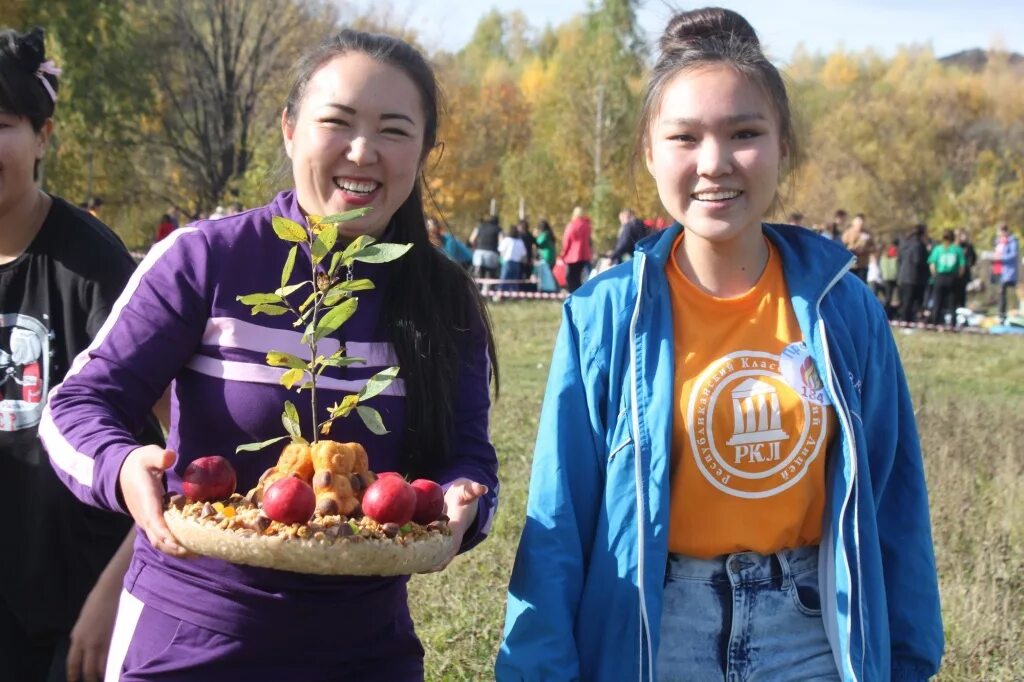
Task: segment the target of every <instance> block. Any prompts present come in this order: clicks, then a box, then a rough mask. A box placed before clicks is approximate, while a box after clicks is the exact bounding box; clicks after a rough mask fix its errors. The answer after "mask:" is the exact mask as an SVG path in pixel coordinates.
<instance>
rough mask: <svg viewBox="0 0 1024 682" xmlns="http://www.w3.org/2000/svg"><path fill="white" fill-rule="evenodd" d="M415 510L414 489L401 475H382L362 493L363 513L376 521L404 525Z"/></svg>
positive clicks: (410, 518)
mask: <svg viewBox="0 0 1024 682" xmlns="http://www.w3.org/2000/svg"><path fill="white" fill-rule="evenodd" d="M415 511H416V490H415V489H414V488H413V487H412V486H411V485H409V484H408V483H406V482H405V479H403V478H402V477H401V476H397V475H395V476H382V477H380V478H378V479H377V480H376V481H374V482H373V483H371V484H370V487H369V488H367V489H366V492H365V493H363V513H364V514H366V515H367V516H369V517H370V518H371V519H373V520H374V521H376V522H377V523H397V524H398V525H399V526H404V525H405V524H407V523H409V521H411V520H412V515H413V512H415Z"/></svg>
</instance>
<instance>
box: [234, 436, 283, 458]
mask: <svg viewBox="0 0 1024 682" xmlns="http://www.w3.org/2000/svg"><path fill="white" fill-rule="evenodd" d="M287 437H288V436H278V437H277V438H271V439H270V440H265V441H263V442H262V443H246V444H245V445H239V446H238V447H237V448H235V453H236V454H237V453H239V452H256V451H257V450H262V449H263V448H265V447H267V446H270V445H273V444H274V443H276V442H278V441H282V440H284V439H285V438H287Z"/></svg>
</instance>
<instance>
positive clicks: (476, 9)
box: [360, 0, 1024, 62]
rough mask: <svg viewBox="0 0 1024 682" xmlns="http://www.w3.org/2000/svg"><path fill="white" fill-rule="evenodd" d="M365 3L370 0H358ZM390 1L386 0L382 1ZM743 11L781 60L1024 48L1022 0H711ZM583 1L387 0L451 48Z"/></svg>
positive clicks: (556, 16)
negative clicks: (805, 53) (500, 17)
mask: <svg viewBox="0 0 1024 682" xmlns="http://www.w3.org/2000/svg"><path fill="white" fill-rule="evenodd" d="M360 2H361V4H362V5H363V6H364V7H369V6H370V3H371V2H373V0H360ZM385 4H387V3H385ZM707 4H717V5H719V6H722V7H728V8H730V9H734V10H736V11H737V12H739V13H741V14H742V15H743V16H745V17H746V18H747V19H748V20H749V21H750V23H751V24H753V25H754V28H755V29H757V31H758V34H759V35H760V36H761V41H762V43H763V45H764V46H765V48H766V49H767V50H768V52H769V54H770V55H771V56H772V58H773V59H776V60H779V61H783V62H784V61H786V59H788V57H789V56H790V55H791V54H792V52H793V49H794V48H795V47H796V46H797V44H799V43H803V44H804V46H805V47H807V48H808V49H809V50H810V51H812V52H830V51H832V50H833V49H835V48H836V47H837V46H839V45H843V46H844V47H845V48H846V49H848V50H862V49H866V48H875V49H876V50H878V51H880V52H882V53H883V54H891V53H892V52H893V51H894V50H895V49H896V48H897V47H899V46H901V45H910V44H918V45H923V44H930V45H931V46H932V48H933V49H934V51H935V53H936V54H937V55H938V56H944V55H947V54H950V53H952V52H957V51H959V50H963V49H967V48H971V47H981V48H987V47H991V46H993V45H999V46H1001V47H1005V48H1009V49H1011V50H1015V51H1017V52H1021V53H1024V0H970V1H960V0H930V1H927V2H926V1H925V0H889V1H888V2H886V1H884V0H857V1H854V0H818V1H817V2H813V1H812V2H808V1H807V0H736V1H729V0H719V1H718V2H715V0H710V1H709V2H708V3H707ZM673 5H674V6H678V7H682V8H692V7H700V6H703V4H699V3H683V2H678V1H676V2H673V1H671V0H646V1H645V2H643V9H642V10H641V12H640V15H639V19H640V24H641V26H642V27H643V29H644V31H645V32H646V33H647V34H648V36H649V37H650V38H651V39H652V40H651V42H653V39H654V38H656V37H657V35H658V34H659V33H660V31H661V29H662V28H664V26H665V24H666V23H667V21H668V18H669V17H670V16H671V15H672V10H671V9H670V7H671V6H673ZM586 7H587V3H586V0H390V10H391V15H392V17H396V18H401V20H402V21H404V22H405V23H406V24H407V25H408V26H409V27H411V28H415V29H416V30H417V31H418V32H419V34H420V36H421V37H422V40H423V43H424V44H425V46H426V47H427V48H428V49H437V48H443V49H447V50H456V49H458V48H459V47H461V46H462V45H463V44H465V42H466V41H467V40H468V39H469V37H470V36H471V35H472V32H473V27H474V26H475V25H476V22H477V20H478V19H479V18H480V17H481V16H482V15H483V14H484V13H486V12H487V11H488V10H490V9H491V8H497V9H499V10H501V11H503V12H507V11H511V10H514V9H519V10H522V11H523V12H524V13H525V14H526V16H527V17H528V18H529V20H530V23H531V24H532V25H533V26H534V27H537V28H540V27H543V26H544V25H546V24H551V25H558V24H560V23H562V22H564V21H565V20H567V19H568V18H570V17H571V16H573V15H574V14H577V13H579V12H582V11H584V10H585V9H586Z"/></svg>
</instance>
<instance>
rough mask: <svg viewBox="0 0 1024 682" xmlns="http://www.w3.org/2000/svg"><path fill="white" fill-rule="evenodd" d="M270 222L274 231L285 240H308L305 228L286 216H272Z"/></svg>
mask: <svg viewBox="0 0 1024 682" xmlns="http://www.w3.org/2000/svg"><path fill="white" fill-rule="evenodd" d="M271 224H272V225H273V226H274V232H276V233H277V236H278V237H280V238H281V239H284V240H285V241H289V242H304V241H308V235H307V234H306V228H304V227H303V226H302V225H299V224H298V223H297V222H295V221H294V220H289V219H288V218H282V217H281V216H277V215H276V216H274V217H273V218H272V219H271Z"/></svg>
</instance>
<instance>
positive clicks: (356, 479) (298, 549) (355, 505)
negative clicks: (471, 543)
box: [164, 441, 455, 576]
mask: <svg viewBox="0 0 1024 682" xmlns="http://www.w3.org/2000/svg"><path fill="white" fill-rule="evenodd" d="M182 481H183V488H184V490H183V493H181V494H173V495H168V498H167V500H166V505H165V511H164V518H165V519H166V521H167V525H168V527H169V528H170V530H171V532H172V533H174V535H175V537H177V538H178V541H179V542H180V543H181V545H182V546H183V547H185V548H186V549H188V550H190V551H192V552H194V553H196V554H200V555H203V556H210V557H215V558H218V559H224V560H226V561H231V562H233V563H238V564H247V565H250V566H261V567H264V568H274V569H278V570H284V571H294V572H298V573H311V574H320V575H364V576H365V575H381V576H383V575H409V574H412V573H418V572H422V571H427V570H430V569H431V568H433V567H435V566H437V565H438V564H440V563H441V562H442V561H443V560H444V559H445V558H447V557H448V556H449V555H450V554H452V552H453V551H454V540H455V539H454V538H453V537H452V534H451V530H450V529H449V527H448V519H447V517H446V516H445V515H444V494H443V491H442V489H441V487H440V486H439V485H438V484H437V483H435V482H433V481H429V480H426V479H419V480H416V481H413V482H412V483H411V484H410V483H407V482H406V481H405V479H404V478H402V477H401V476H400V475H399V474H397V473H392V472H385V473H382V474H379V475H378V474H374V473H373V472H372V471H370V469H369V467H368V466H367V458H366V452H365V451H364V450H363V448H362V446H360V445H359V444H357V443H337V442H334V441H319V442H317V443H314V444H313V445H312V446H310V445H307V444H304V443H292V444H290V445H288V446H287V447H286V448H285V449H284V452H283V453H282V454H281V457H280V459H279V460H278V462H277V465H276V466H274V467H272V468H270V469H268V470H267V471H266V472H265V473H264V474H263V476H261V477H260V480H259V482H258V483H257V485H256V487H255V488H253V489H252V490H250V491H249V492H248V493H247V494H246V495H240V494H238V493H237V492H235V486H236V477H235V472H234V469H233V467H232V466H231V464H230V462H228V461H227V460H226V459H225V458H223V457H219V456H210V457H201V458H199V459H197V460H195V461H193V462H191V463H190V464H189V465H188V467H187V468H186V470H185V473H184V475H183V477H182Z"/></svg>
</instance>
